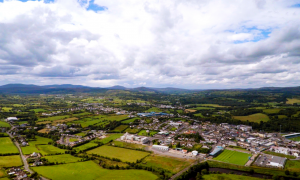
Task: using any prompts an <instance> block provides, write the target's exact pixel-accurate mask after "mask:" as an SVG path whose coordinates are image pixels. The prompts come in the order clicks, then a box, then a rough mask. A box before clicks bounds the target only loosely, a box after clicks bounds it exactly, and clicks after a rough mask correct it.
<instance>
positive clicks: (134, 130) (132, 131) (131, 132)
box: [125, 128, 140, 134]
mask: <svg viewBox="0 0 300 180" xmlns="http://www.w3.org/2000/svg"><path fill="white" fill-rule="evenodd" d="M139 131H140V129H135V128H133V129H131V128H127V129H126V130H125V132H128V133H130V134H136V133H138V132H139Z"/></svg>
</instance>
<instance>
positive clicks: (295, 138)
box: [289, 136, 300, 141]
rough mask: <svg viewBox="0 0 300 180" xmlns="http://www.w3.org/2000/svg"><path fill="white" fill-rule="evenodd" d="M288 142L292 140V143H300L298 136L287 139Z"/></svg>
mask: <svg viewBox="0 0 300 180" xmlns="http://www.w3.org/2000/svg"><path fill="white" fill-rule="evenodd" d="M289 140H292V141H300V136H299V137H293V138H289Z"/></svg>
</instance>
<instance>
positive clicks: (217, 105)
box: [189, 104, 227, 107]
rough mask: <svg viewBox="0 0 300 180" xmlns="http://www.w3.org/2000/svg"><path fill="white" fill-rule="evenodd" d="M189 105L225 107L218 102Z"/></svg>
mask: <svg viewBox="0 0 300 180" xmlns="http://www.w3.org/2000/svg"><path fill="white" fill-rule="evenodd" d="M189 105H190V106H206V107H227V106H221V105H219V104H189Z"/></svg>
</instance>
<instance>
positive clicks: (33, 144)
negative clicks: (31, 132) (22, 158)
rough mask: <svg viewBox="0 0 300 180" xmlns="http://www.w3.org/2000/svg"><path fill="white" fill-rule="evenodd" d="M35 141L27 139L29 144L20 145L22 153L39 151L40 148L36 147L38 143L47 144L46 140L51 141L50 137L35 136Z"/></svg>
mask: <svg viewBox="0 0 300 180" xmlns="http://www.w3.org/2000/svg"><path fill="white" fill-rule="evenodd" d="M35 138H36V140H35V141H29V142H28V144H29V146H25V147H21V149H22V152H23V154H31V153H33V152H40V150H39V149H38V148H37V146H38V145H40V144H44V145H47V144H48V142H51V141H52V140H51V139H48V138H44V137H40V136H35Z"/></svg>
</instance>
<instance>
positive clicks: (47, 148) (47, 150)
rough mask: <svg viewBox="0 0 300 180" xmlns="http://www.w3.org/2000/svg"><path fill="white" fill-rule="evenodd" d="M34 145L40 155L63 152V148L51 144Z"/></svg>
mask: <svg viewBox="0 0 300 180" xmlns="http://www.w3.org/2000/svg"><path fill="white" fill-rule="evenodd" d="M36 147H37V149H38V150H39V152H40V153H41V154H42V155H47V154H56V153H65V150H63V149H59V148H57V147H55V146H52V145H36Z"/></svg>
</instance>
